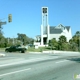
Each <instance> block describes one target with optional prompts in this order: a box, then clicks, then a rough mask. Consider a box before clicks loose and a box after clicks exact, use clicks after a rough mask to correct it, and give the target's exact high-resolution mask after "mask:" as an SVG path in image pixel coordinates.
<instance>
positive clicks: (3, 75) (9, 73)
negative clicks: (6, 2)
mask: <svg viewBox="0 0 80 80" xmlns="http://www.w3.org/2000/svg"><path fill="white" fill-rule="evenodd" d="M30 69H31V68H27V69H23V70H19V71H14V72H9V73H5V74H1V75H0V77H2V76H6V75H10V74H15V73H19V72H23V71H27V70H30Z"/></svg>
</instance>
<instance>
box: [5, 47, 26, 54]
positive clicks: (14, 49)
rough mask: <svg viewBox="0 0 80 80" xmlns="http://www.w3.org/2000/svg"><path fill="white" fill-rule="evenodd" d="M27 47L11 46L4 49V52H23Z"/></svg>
mask: <svg viewBox="0 0 80 80" xmlns="http://www.w3.org/2000/svg"><path fill="white" fill-rule="evenodd" d="M26 50H27V49H26V48H24V47H21V46H11V47H9V48H6V49H5V52H21V53H25V51H26Z"/></svg>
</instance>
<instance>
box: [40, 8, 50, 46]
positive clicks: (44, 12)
mask: <svg viewBox="0 0 80 80" xmlns="http://www.w3.org/2000/svg"><path fill="white" fill-rule="evenodd" d="M44 38H45V40H44ZM45 42H46V44H47V43H48V42H49V25H48V7H42V25H41V45H44V43H45Z"/></svg>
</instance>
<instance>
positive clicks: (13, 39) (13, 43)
mask: <svg viewBox="0 0 80 80" xmlns="http://www.w3.org/2000/svg"><path fill="white" fill-rule="evenodd" d="M13 45H14V36H13Z"/></svg>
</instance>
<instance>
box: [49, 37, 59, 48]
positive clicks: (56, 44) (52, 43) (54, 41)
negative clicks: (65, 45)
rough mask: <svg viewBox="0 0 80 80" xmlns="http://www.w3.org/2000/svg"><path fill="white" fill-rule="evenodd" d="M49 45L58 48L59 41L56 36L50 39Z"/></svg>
mask: <svg viewBox="0 0 80 80" xmlns="http://www.w3.org/2000/svg"><path fill="white" fill-rule="evenodd" d="M49 46H51V48H52V49H58V42H57V41H56V39H55V38H53V39H51V40H50V41H49Z"/></svg>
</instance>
